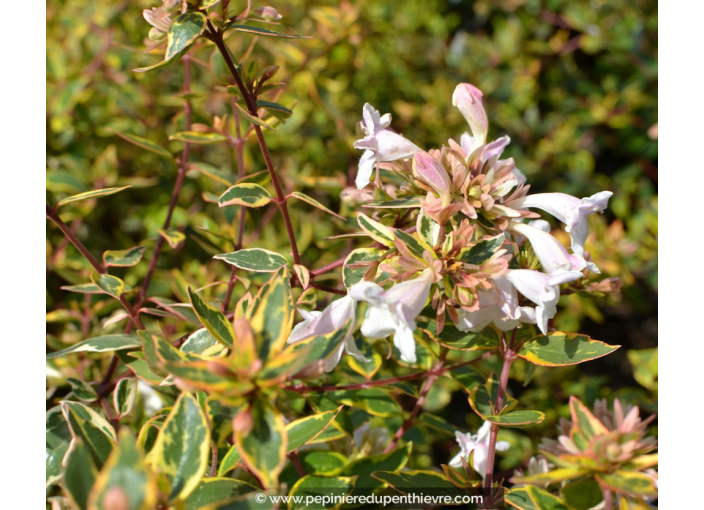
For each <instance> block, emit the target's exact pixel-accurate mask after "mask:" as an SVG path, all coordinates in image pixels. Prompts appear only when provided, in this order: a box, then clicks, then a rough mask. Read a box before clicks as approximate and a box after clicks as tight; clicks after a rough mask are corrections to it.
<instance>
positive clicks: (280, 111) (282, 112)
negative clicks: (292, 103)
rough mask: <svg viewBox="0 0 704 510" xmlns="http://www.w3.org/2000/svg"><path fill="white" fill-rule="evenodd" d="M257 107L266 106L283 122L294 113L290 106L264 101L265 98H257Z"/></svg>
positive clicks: (267, 109)
mask: <svg viewBox="0 0 704 510" xmlns="http://www.w3.org/2000/svg"><path fill="white" fill-rule="evenodd" d="M257 108H264V109H265V110H266V111H268V112H269V113H270V114H272V115H273V116H274V117H276V118H277V119H279V120H280V121H281V122H285V121H286V119H288V118H289V117H290V116H291V115H293V111H291V110H290V109H289V108H286V107H285V106H283V105H280V104H279V103H274V102H272V101H264V100H263V99H257Z"/></svg>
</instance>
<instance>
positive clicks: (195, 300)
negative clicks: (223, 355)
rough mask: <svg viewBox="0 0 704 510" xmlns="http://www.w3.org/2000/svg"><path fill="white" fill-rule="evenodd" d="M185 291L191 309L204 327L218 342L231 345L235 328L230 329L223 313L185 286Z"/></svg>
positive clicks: (229, 324) (233, 340)
mask: <svg viewBox="0 0 704 510" xmlns="http://www.w3.org/2000/svg"><path fill="white" fill-rule="evenodd" d="M187 291H188V299H190V301H191V304H192V305H193V311H194V312H195V313H196V315H197V316H198V319H199V320H200V322H201V324H203V326H205V329H207V330H208V332H209V333H210V334H211V335H213V336H214V337H215V339H216V340H217V341H218V342H220V343H222V344H223V345H225V346H226V347H232V345H233V344H234V342H235V330H234V329H232V324H231V323H230V321H229V320H228V319H227V317H225V314H224V313H222V312H221V311H220V310H218V309H217V308H215V307H214V306H211V305H209V304H208V303H206V302H205V301H203V300H202V299H201V298H200V297H199V296H198V294H196V293H195V292H193V290H192V289H191V288H190V287H187Z"/></svg>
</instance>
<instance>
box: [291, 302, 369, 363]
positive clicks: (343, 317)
mask: <svg viewBox="0 0 704 510" xmlns="http://www.w3.org/2000/svg"><path fill="white" fill-rule="evenodd" d="M356 305H357V303H356V301H355V300H354V299H352V298H351V297H350V296H345V297H343V298H341V299H338V300H337V301H333V302H332V303H330V304H329V305H328V306H327V308H325V310H323V311H322V312H319V311H313V312H308V311H307V310H299V311H300V313H301V315H302V316H303V319H304V320H303V322H300V323H298V324H296V326H295V327H294V328H293V330H292V331H291V335H290V336H289V337H288V340H287V343H289V344H295V343H296V342H301V341H303V340H305V339H307V338H310V337H311V336H315V335H327V334H329V333H332V332H333V331H336V330H338V329H340V328H341V327H342V326H344V325H345V323H346V322H347V321H348V320H352V322H353V323H354V320H355V307H356ZM344 351H347V353H348V354H351V355H352V356H354V357H355V358H356V359H358V360H359V361H364V362H369V361H371V360H369V359H367V358H365V357H364V355H363V354H362V352H361V351H360V350H359V348H358V347H357V344H355V342H354V336H353V335H352V333H351V332H350V334H349V335H347V337H345V340H344V341H343V342H342V343H341V344H340V348H339V349H338V350H337V351H335V352H334V353H333V354H332V355H331V356H330V357H329V358H327V359H326V360H325V371H326V372H330V371H332V369H333V368H335V367H336V366H337V364H338V363H339V362H340V358H341V357H342V353H343V352H344Z"/></svg>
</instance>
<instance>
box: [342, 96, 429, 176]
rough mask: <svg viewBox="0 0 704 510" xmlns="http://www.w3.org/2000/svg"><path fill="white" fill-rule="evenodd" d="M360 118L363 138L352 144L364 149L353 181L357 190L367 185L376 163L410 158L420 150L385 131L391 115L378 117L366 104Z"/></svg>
mask: <svg viewBox="0 0 704 510" xmlns="http://www.w3.org/2000/svg"><path fill="white" fill-rule="evenodd" d="M362 117H363V118H364V120H363V121H362V122H361V123H360V127H361V129H362V132H363V133H364V135H365V136H364V138H362V139H361V140H357V141H356V142H354V148H355V149H365V151H364V154H362V157H361V158H360V160H359V170H358V171H357V179H356V180H355V184H357V188H359V189H362V188H364V187H365V186H366V185H367V184H369V179H370V178H371V176H372V172H373V171H374V165H375V164H376V163H377V162H381V161H396V160H399V159H405V158H410V157H411V156H413V154H415V153H416V152H418V151H419V150H420V149H419V148H418V147H416V146H415V145H414V144H413V143H412V142H410V141H409V140H407V139H406V138H404V137H403V136H401V135H399V134H398V133H394V132H393V131H391V130H390V129H386V128H387V127H388V125H389V124H390V123H391V114H389V113H387V114H385V115H379V112H378V111H377V110H375V109H374V107H373V106H372V105H370V104H369V103H366V104H365V105H364V108H363V109H362Z"/></svg>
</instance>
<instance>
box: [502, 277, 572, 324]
mask: <svg viewBox="0 0 704 510" xmlns="http://www.w3.org/2000/svg"><path fill="white" fill-rule="evenodd" d="M581 277H582V273H581V272H580V271H565V270H560V271H556V272H554V273H553V274H545V273H541V272H539V271H531V270H529V269H512V270H509V271H507V272H506V274H505V275H504V276H503V278H506V280H508V281H509V282H511V284H513V286H514V287H516V290H517V291H518V292H520V293H521V294H523V295H524V296H525V297H527V298H528V299H530V300H531V301H532V302H533V303H535V304H536V305H538V306H536V308H535V311H534V312H533V310H532V309H531V308H529V307H521V319H520V320H521V322H529V323H535V324H537V325H538V328H540V331H542V332H543V334H544V335H545V334H547V329H548V320H550V319H552V318H553V317H554V316H555V313H557V302H558V301H559V300H560V287H559V285H560V284H562V283H567V282H571V281H574V280H578V279H579V278H581Z"/></svg>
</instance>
